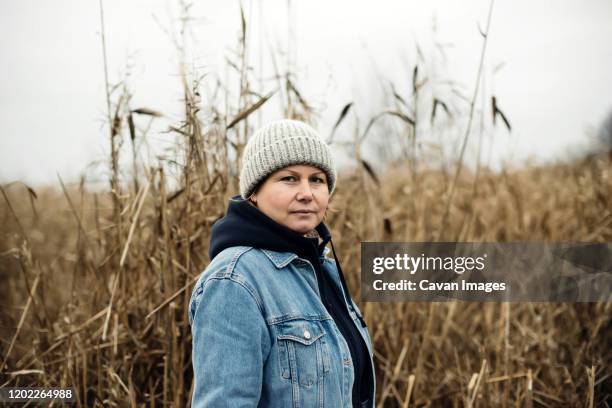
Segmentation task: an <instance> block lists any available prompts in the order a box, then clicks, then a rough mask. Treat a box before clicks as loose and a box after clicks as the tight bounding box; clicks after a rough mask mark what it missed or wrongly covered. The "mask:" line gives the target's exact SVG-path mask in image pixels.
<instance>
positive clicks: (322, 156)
mask: <svg viewBox="0 0 612 408" xmlns="http://www.w3.org/2000/svg"><path fill="white" fill-rule="evenodd" d="M294 164H310V165H312V166H315V167H318V168H320V169H321V170H322V171H324V172H325V174H326V175H327V185H328V187H329V193H330V194H331V193H332V192H333V191H334V187H335V184H336V169H335V167H334V163H333V160H332V155H331V151H330V149H329V146H327V144H325V142H324V141H323V140H322V139H321V136H319V134H318V133H317V131H316V130H314V129H313V128H312V127H310V126H309V125H307V124H305V123H303V122H300V121H297V120H289V119H284V120H279V121H275V122H271V123H268V124H267V125H265V126H264V127H262V128H261V129H259V130H257V132H255V134H254V135H253V136H251V138H250V139H249V141H248V142H247V145H246V147H245V149H244V152H243V154H242V171H241V172H240V195H241V196H242V198H244V199H247V198H248V197H249V196H250V195H251V194H252V193H253V191H254V190H255V188H256V187H257V185H258V184H259V183H261V182H262V181H264V180H265V179H266V177H268V176H269V175H270V174H272V173H274V172H275V171H276V170H279V169H282V168H283V167H287V166H292V165H294Z"/></svg>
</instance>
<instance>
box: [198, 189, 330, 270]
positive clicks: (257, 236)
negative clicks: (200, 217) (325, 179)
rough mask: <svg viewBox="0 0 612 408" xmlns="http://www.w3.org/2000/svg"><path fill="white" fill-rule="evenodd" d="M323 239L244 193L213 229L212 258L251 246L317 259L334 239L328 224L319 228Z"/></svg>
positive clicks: (320, 225) (236, 199)
mask: <svg viewBox="0 0 612 408" xmlns="http://www.w3.org/2000/svg"><path fill="white" fill-rule="evenodd" d="M316 230H317V232H318V233H319V236H320V237H321V238H322V239H323V241H322V242H321V243H320V244H319V243H318V241H319V240H318V238H306V237H304V236H303V235H301V234H299V233H297V232H295V231H293V230H291V229H289V228H287V227H285V226H283V225H281V224H279V223H277V222H276V221H274V220H273V219H271V218H270V217H268V216H267V215H265V214H264V213H262V212H261V211H260V210H259V209H258V208H257V207H255V206H253V205H252V204H250V203H249V202H248V201H247V200H244V199H242V198H241V197H240V196H234V197H232V198H231V199H230V201H229V206H228V209H227V214H226V215H225V216H224V217H223V218H221V219H220V220H219V221H217V222H216V223H215V224H214V225H213V228H212V233H211V238H210V249H209V252H208V254H209V256H210V259H211V260H212V259H213V258H214V257H215V256H217V255H218V254H219V253H220V252H221V251H223V250H224V249H226V248H230V247H233V246H251V247H254V248H260V249H268V250H270V251H277V252H292V253H294V254H296V255H298V256H300V257H303V258H310V259H312V258H317V257H319V256H321V255H322V254H323V250H324V248H325V245H327V243H328V242H329V241H330V240H331V234H330V232H329V229H328V228H327V227H326V226H325V224H324V223H322V222H321V223H320V224H319V225H318V226H317V227H316Z"/></svg>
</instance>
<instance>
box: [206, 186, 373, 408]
mask: <svg viewBox="0 0 612 408" xmlns="http://www.w3.org/2000/svg"><path fill="white" fill-rule="evenodd" d="M316 230H317V232H318V233H319V236H320V237H321V238H322V242H321V243H319V242H318V238H306V237H304V236H303V235H301V234H299V233H297V232H295V231H293V230H291V229H289V228H287V227H285V226H283V225H281V224H279V223H277V222H276V221H274V220H272V219H271V218H269V217H268V216H266V215H265V214H264V213H262V212H261V211H260V210H259V209H257V208H256V207H255V206H253V205H252V204H250V203H249V202H248V201H246V200H243V199H241V198H240V196H235V197H233V198H232V199H231V200H230V202H229V207H228V210H227V214H226V215H225V217H223V218H221V219H220V220H219V221H217V222H216V223H215V224H214V225H213V228H212V235H211V238H210V249H209V255H210V259H211V260H212V259H213V258H214V257H215V256H216V255H217V254H218V253H220V252H221V251H223V250H224V249H226V248H229V247H233V246H251V247H254V248H261V249H268V250H271V251H278V252H292V253H294V254H296V255H298V256H299V257H300V258H303V259H307V260H308V261H310V263H311V264H312V265H313V267H314V269H315V273H316V276H317V282H318V285H319V293H320V294H321V302H322V303H323V305H324V306H325V308H326V309H327V311H328V312H329V314H330V315H331V317H332V318H333V319H334V322H335V323H336V326H337V327H338V329H339V330H340V333H342V336H343V337H344V339H345V340H346V343H347V344H348V346H349V350H350V352H351V358H352V360H353V366H354V369H355V382H354V383H353V392H352V401H353V406H354V407H362V406H364V407H365V406H369V405H371V401H372V399H373V397H374V396H373V395H372V393H373V389H372V378H373V373H372V366H371V364H370V356H369V353H368V349H367V346H366V344H365V342H364V341H363V338H362V337H361V335H360V334H359V331H358V329H357V328H356V327H355V325H354V324H353V321H352V319H351V316H350V315H349V313H348V310H347V308H346V305H345V303H344V299H343V296H342V293H340V292H339V291H338V290H337V286H336V285H335V284H334V282H333V281H332V278H331V277H330V276H329V275H328V274H327V273H325V272H324V270H323V268H322V266H321V261H320V259H319V258H320V257H321V256H322V254H323V249H324V248H325V245H327V243H328V242H331V234H330V233H329V230H328V229H327V227H326V226H325V224H324V223H320V224H319V225H318V226H317V227H316ZM331 246H332V250H333V253H334V258H335V259H336V266H337V267H338V274H339V275H340V281H341V283H342V289H343V291H344V295H345V296H346V298H347V299H350V293H349V291H348V288H347V286H346V282H345V280H344V274H343V273H342V269H341V268H340V263H339V262H338V258H337V257H336V252H335V250H334V246H333V243H331ZM361 324H362V325H364V326H365V322H364V321H363V320H361Z"/></svg>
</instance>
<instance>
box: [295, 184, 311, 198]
mask: <svg viewBox="0 0 612 408" xmlns="http://www.w3.org/2000/svg"><path fill="white" fill-rule="evenodd" d="M297 199H298V200H310V199H312V189H311V187H310V183H309V182H308V180H306V181H304V182H301V183H300V185H299V188H298V192H297Z"/></svg>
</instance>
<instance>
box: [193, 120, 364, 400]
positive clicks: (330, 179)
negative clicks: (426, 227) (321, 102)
mask: <svg viewBox="0 0 612 408" xmlns="http://www.w3.org/2000/svg"><path fill="white" fill-rule="evenodd" d="M242 165H243V167H242V171H241V173H240V197H238V196H236V197H233V198H232V199H231V200H230V203H229V207H228V211H227V214H226V215H225V217H223V218H222V219H221V220H219V221H218V222H216V223H215V225H214V226H213V229H212V236H211V242H210V250H209V251H210V259H211V263H210V265H208V267H207V268H206V270H205V271H204V273H203V274H202V276H201V277H200V279H199V280H198V282H197V284H196V285H195V287H194V289H193V293H192V296H191V302H190V308H189V322H190V324H191V329H192V335H193V336H192V337H193V353H192V358H193V370H194V382H195V383H194V390H193V399H192V406H193V407H215V408H216V407H256V406H257V407H306V408H310V407H333V408H336V407H360V408H361V407H374V392H375V381H374V365H373V360H372V355H373V354H372V345H371V340H370V337H369V334H368V331H367V328H366V325H365V322H364V320H363V317H362V315H361V312H360V311H359V308H358V307H357V305H356V304H355V303H354V302H353V301H352V299H351V297H350V294H349V292H348V289H347V286H346V282H345V280H344V276H343V274H342V270H341V268H340V264H339V263H338V260H337V257H336V254H335V251H334V250H333V244H331V235H330V233H329V230H328V229H327V227H326V226H325V224H324V223H323V222H322V221H323V218H324V216H325V211H326V209H327V205H328V202H329V197H330V195H331V193H332V192H333V190H334V186H335V183H336V171H335V168H334V165H333V162H332V157H331V153H330V150H329V147H328V146H327V145H326V144H325V143H324V142H323V141H322V140H321V138H320V137H319V135H318V134H317V132H316V131H315V130H314V129H313V128H311V127H310V126H308V125H306V124H304V123H302V122H298V121H293V120H282V121H277V122H272V123H270V124H268V125H267V126H265V127H263V128H262V129H260V130H258V131H257V132H256V133H255V134H254V135H253V136H252V137H251V139H249V142H248V143H247V146H246V148H245V150H244V154H243V156H242ZM328 243H330V244H331V246H332V251H333V255H334V259H335V261H334V260H331V259H329V258H327V257H326V255H327V253H328V252H329V249H327V248H326V245H327V244H328Z"/></svg>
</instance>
